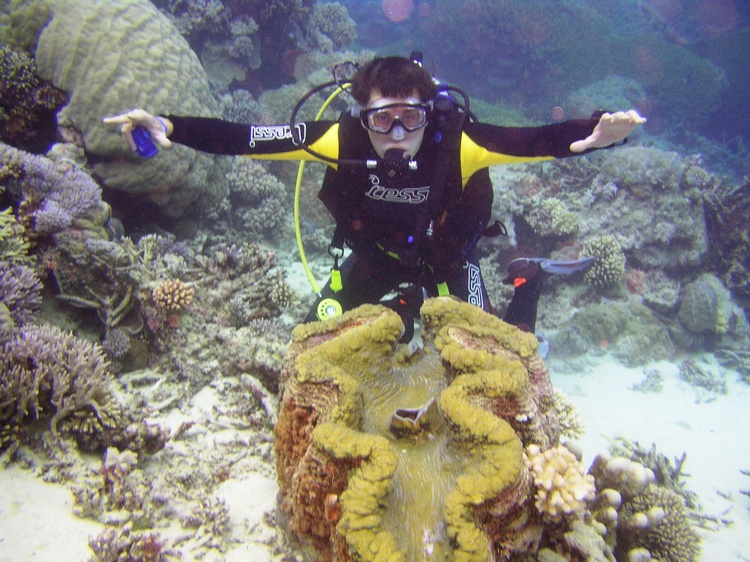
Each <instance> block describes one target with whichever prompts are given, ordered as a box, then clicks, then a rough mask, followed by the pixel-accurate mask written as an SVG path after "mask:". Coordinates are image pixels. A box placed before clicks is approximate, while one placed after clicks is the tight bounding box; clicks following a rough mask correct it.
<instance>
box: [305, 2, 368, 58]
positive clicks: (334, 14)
mask: <svg viewBox="0 0 750 562" xmlns="http://www.w3.org/2000/svg"><path fill="white" fill-rule="evenodd" d="M307 33H308V36H311V38H312V43H313V44H315V45H316V46H317V50H319V51H322V52H324V53H325V52H331V51H338V50H339V49H341V48H342V47H345V46H347V45H348V44H349V43H351V42H352V41H354V40H355V39H356V38H357V25H356V24H355V23H354V20H352V18H350V17H349V12H348V11H347V9H346V7H345V6H343V5H341V4H339V3H338V2H326V3H325V4H316V5H315V7H314V8H313V11H312V14H310V19H309V21H308V30H307Z"/></svg>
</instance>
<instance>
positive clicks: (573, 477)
mask: <svg viewBox="0 0 750 562" xmlns="http://www.w3.org/2000/svg"><path fill="white" fill-rule="evenodd" d="M526 467H527V468H528V469H529V472H530V473H531V477H532V478H533V480H534V486H536V495H535V500H534V505H535V506H536V508H537V510H538V511H539V513H541V514H542V516H543V517H545V518H549V519H551V520H555V519H559V518H560V517H561V516H562V515H572V514H577V515H581V514H583V513H584V512H585V511H586V509H587V505H586V502H587V501H591V500H593V499H594V495H595V491H596V490H595V488H594V477H593V476H591V475H590V474H586V469H585V468H584V466H583V464H582V463H581V462H580V461H579V460H578V459H577V458H576V456H575V455H574V454H573V453H571V452H570V451H569V450H568V449H567V448H565V447H564V446H562V445H558V446H557V447H552V448H551V449H547V450H544V451H543V450H542V449H541V448H540V447H539V446H538V445H534V444H532V445H529V446H528V447H526Z"/></svg>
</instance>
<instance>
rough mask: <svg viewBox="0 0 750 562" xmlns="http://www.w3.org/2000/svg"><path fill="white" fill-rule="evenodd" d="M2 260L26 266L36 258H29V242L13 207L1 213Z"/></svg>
mask: <svg viewBox="0 0 750 562" xmlns="http://www.w3.org/2000/svg"><path fill="white" fill-rule="evenodd" d="M1 182H2V180H0V183H1ZM0 259H2V260H3V261H5V262H7V263H21V264H25V265H30V264H32V263H33V262H34V257H33V256H29V241H28V239H27V238H26V232H25V230H24V228H23V226H21V225H20V224H19V223H18V221H16V217H15V216H14V215H13V209H12V208H11V207H8V208H7V209H5V210H4V211H2V212H0Z"/></svg>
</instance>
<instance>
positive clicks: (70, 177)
mask: <svg viewBox="0 0 750 562" xmlns="http://www.w3.org/2000/svg"><path fill="white" fill-rule="evenodd" d="M0 163H2V164H11V163H12V164H14V165H15V166H20V168H21V170H22V173H23V177H22V178H21V180H20V185H21V191H22V194H23V198H24V200H25V201H24V203H25V205H24V206H23V207H22V209H23V214H24V215H25V217H26V218H29V219H31V221H30V222H31V224H32V227H33V229H34V231H35V232H36V233H37V234H38V235H43V236H44V235H51V234H55V233H57V232H60V231H62V230H64V229H65V228H68V227H69V226H70V225H71V224H73V222H74V221H75V220H76V219H79V218H82V217H84V216H85V215H86V213H88V212H89V211H93V210H96V209H97V208H99V206H100V205H101V202H102V200H101V188H100V187H99V185H98V184H97V183H96V182H95V181H94V180H93V179H92V178H91V176H89V175H88V174H86V173H85V172H83V171H82V170H79V169H77V168H75V167H74V166H72V165H71V164H69V163H65V162H61V163H59V164H56V163H55V162H53V161H52V160H50V159H49V158H45V157H44V156H37V155H35V154H30V153H28V152H24V151H23V150H18V149H16V148H13V147H11V146H7V145H0Z"/></svg>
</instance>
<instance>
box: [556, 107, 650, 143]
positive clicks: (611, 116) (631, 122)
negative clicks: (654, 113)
mask: <svg viewBox="0 0 750 562" xmlns="http://www.w3.org/2000/svg"><path fill="white" fill-rule="evenodd" d="M645 122H646V119H645V118H643V117H641V116H640V115H638V112H637V111H636V110H635V109H631V110H630V111H617V112H616V113H604V114H602V116H601V117H600V118H599V123H597V125H596V127H594V130H593V131H592V133H591V134H590V135H589V136H588V137H586V138H585V139H583V140H579V141H576V142H574V143H572V144H571V145H570V151H571V152H583V151H584V150H588V149H590V148H604V147H605V146H610V145H612V144H615V143H618V142H621V141H622V140H624V139H625V138H626V137H627V136H628V135H629V134H630V133H632V132H633V129H635V127H636V125H642V124H643V123H645Z"/></svg>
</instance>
